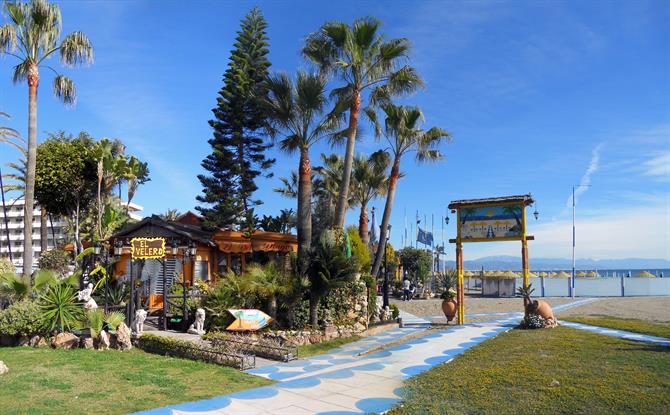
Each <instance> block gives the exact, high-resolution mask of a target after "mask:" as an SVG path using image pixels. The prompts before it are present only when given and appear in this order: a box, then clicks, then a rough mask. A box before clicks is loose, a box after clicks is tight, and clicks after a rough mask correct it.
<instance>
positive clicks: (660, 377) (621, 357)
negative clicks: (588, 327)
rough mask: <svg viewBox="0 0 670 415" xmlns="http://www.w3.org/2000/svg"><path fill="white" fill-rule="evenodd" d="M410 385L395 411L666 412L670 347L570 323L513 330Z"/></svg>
mask: <svg viewBox="0 0 670 415" xmlns="http://www.w3.org/2000/svg"><path fill="white" fill-rule="evenodd" d="M404 393H405V397H406V402H405V404H404V406H403V407H396V408H394V410H393V411H392V412H391V413H392V414H395V415H399V414H412V415H414V414H440V415H443V414H463V413H467V414H542V413H546V414H616V413H620V414H633V413H634V414H667V413H670V349H668V348H662V347H660V346H655V345H652V344H647V343H640V342H633V341H628V340H622V339H618V338H614V337H609V336H604V335H599V334H595V333H589V332H585V331H581V330H577V329H570V328H568V327H559V328H555V329H545V330H513V331H511V332H508V333H504V334H501V335H499V336H498V337H496V338H494V339H492V340H489V341H486V342H484V343H482V344H480V345H478V346H475V347H473V348H472V349H470V350H468V351H466V352H465V353H464V354H462V355H461V356H459V357H458V358H456V359H454V360H453V361H452V362H450V363H446V364H442V365H439V366H437V367H435V368H433V369H432V370H429V371H428V372H425V373H423V374H421V375H418V376H416V377H414V378H412V379H410V380H408V381H407V382H406V384H405V390H404Z"/></svg>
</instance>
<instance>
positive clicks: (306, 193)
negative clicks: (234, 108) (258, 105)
mask: <svg viewBox="0 0 670 415" xmlns="http://www.w3.org/2000/svg"><path fill="white" fill-rule="evenodd" d="M327 103H328V98H327V96H326V80H325V78H323V77H321V76H318V75H314V74H307V73H305V72H302V71H299V72H298V74H297V77H296V80H295V83H294V82H293V81H292V80H291V78H290V77H289V76H288V75H286V74H278V75H273V76H270V78H269V80H268V96H267V98H266V99H265V101H264V103H263V106H264V108H265V111H266V114H267V115H268V119H269V120H270V121H269V125H268V126H267V129H268V132H269V133H270V134H271V135H272V136H273V137H276V136H277V135H282V136H283V137H284V138H283V139H281V140H280V142H279V145H280V148H281V149H282V150H283V151H286V152H288V153H294V152H296V151H298V152H300V163H299V167H298V213H297V214H298V224H297V228H298V269H299V271H300V273H301V274H303V273H304V272H306V270H307V268H306V263H307V254H308V252H309V249H310V247H311V240H312V212H311V211H312V166H311V161H310V157H309V149H310V147H311V146H312V145H313V144H314V143H316V142H317V141H319V140H320V139H322V138H324V137H325V136H327V135H329V134H332V133H333V132H334V131H335V130H336V129H337V128H338V127H339V119H338V118H337V117H335V116H332V115H327V114H325V111H324V108H325V106H326V104H327Z"/></svg>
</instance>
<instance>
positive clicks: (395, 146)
mask: <svg viewBox="0 0 670 415" xmlns="http://www.w3.org/2000/svg"><path fill="white" fill-rule="evenodd" d="M381 108H382V110H383V111H384V113H385V114H386V120H385V122H384V128H383V135H384V138H385V139H386V142H387V143H388V146H389V147H388V151H389V152H390V153H391V154H392V156H393V166H392V167H391V176H390V177H389V184H388V193H387V195H386V205H385V206H384V215H383V216H382V224H381V229H380V231H379V240H380V241H384V240H385V239H386V232H387V229H388V224H389V220H390V219H391V209H392V208H393V200H394V198H395V191H396V188H397V185H398V178H399V175H400V160H401V159H402V157H403V156H404V155H405V154H407V153H410V152H416V160H417V161H418V162H429V161H437V160H441V159H442V153H440V151H439V150H438V149H437V147H438V146H439V145H440V143H441V142H442V140H443V139H445V138H446V139H451V135H450V134H449V133H448V132H447V131H445V130H443V129H441V128H438V127H433V128H431V129H429V130H423V129H421V122H422V121H423V113H422V112H421V110H420V109H419V108H418V107H406V106H395V105H392V104H384V105H382V107H381ZM371 116H372V119H373V121H374V123H375V126H376V131H377V133H378V134H379V135H381V133H382V127H381V126H380V125H379V122H377V118H376V116H375V114H371ZM383 257H384V244H379V246H378V247H377V254H376V256H375V260H374V263H373V264H372V275H373V276H374V275H377V273H378V272H379V268H380V266H381V263H382V258H383Z"/></svg>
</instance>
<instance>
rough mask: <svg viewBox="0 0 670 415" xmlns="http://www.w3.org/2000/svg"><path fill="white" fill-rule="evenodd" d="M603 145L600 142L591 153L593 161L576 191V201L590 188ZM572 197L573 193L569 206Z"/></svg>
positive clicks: (568, 204) (567, 204)
mask: <svg viewBox="0 0 670 415" xmlns="http://www.w3.org/2000/svg"><path fill="white" fill-rule="evenodd" d="M602 147H603V144H602V143H600V144H598V145H597V146H596V147H595V148H594V149H593V153H591V161H590V162H589V167H588V168H587V169H586V171H585V172H584V175H583V176H582V179H581V180H580V181H579V186H577V187H576V188H575V191H574V198H575V203H577V201H578V200H579V196H581V195H582V194H584V193H585V192H586V190H588V188H589V186H590V185H591V176H592V175H593V173H595V172H596V171H598V168H599V167H600V150H601V149H602ZM572 198H573V195H570V197H568V201H567V203H566V206H568V207H569V206H572Z"/></svg>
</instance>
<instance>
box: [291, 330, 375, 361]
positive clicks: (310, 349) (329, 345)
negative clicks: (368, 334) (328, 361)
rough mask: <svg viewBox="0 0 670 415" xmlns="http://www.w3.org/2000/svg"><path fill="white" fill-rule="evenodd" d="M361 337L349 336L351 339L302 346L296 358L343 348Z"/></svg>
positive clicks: (299, 347) (345, 338)
mask: <svg viewBox="0 0 670 415" xmlns="http://www.w3.org/2000/svg"><path fill="white" fill-rule="evenodd" d="M361 338H362V337H361V336H356V335H354V336H351V337H344V338H342V337H340V338H339V339H333V340H329V341H327V342H322V343H317V344H306V345H304V346H298V357H299V358H303V357H310V356H316V355H318V354H324V353H327V352H329V351H330V350H332V349H335V348H336V347H340V346H343V345H345V344H347V343H351V342H355V341H357V340H360V339H361Z"/></svg>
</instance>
